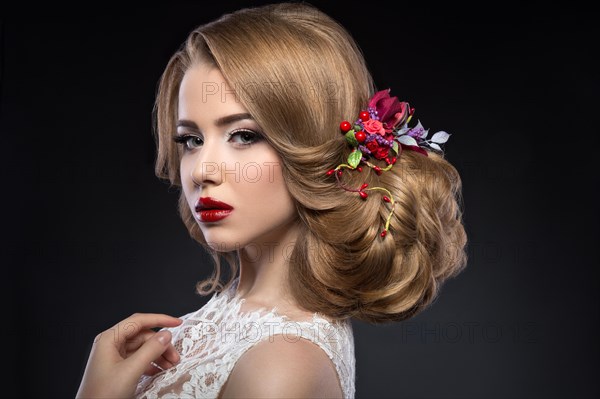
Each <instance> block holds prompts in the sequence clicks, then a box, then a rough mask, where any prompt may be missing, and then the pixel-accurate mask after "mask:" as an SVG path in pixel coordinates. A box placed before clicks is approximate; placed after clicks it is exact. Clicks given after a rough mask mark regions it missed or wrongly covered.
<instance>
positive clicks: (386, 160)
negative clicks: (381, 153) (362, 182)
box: [385, 157, 391, 165]
mask: <svg viewBox="0 0 600 399" xmlns="http://www.w3.org/2000/svg"><path fill="white" fill-rule="evenodd" d="M390 162H391V161H390V159H389V158H388V157H385V163H387V164H388V165H389V164H390Z"/></svg>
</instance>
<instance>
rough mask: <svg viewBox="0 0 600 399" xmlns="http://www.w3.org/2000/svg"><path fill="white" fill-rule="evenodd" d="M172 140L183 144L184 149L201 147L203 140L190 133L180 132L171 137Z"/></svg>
mask: <svg viewBox="0 0 600 399" xmlns="http://www.w3.org/2000/svg"><path fill="white" fill-rule="evenodd" d="M173 141H175V142H176V143H179V144H184V148H185V149H190V150H191V149H194V148H198V147H201V146H202V145H203V144H204V140H203V139H202V137H200V136H196V135H192V134H182V135H179V136H175V137H173Z"/></svg>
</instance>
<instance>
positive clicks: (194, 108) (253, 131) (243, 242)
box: [176, 64, 297, 251]
mask: <svg viewBox="0 0 600 399" xmlns="http://www.w3.org/2000/svg"><path fill="white" fill-rule="evenodd" d="M176 141H178V142H179V145H180V146H182V147H183V149H184V153H183V156H182V158H181V164H180V168H181V169H180V171H181V183H182V186H183V192H184V194H185V197H186V199H187V202H188V205H189V207H190V209H191V211H192V214H193V215H194V217H195V219H196V221H197V222H198V224H199V225H200V229H201V230H202V233H203V234H204V238H205V240H206V241H207V243H208V245H210V247H211V248H213V249H215V250H217V251H231V250H235V249H240V248H244V247H247V246H248V245H258V246H262V245H270V246H273V245H276V244H277V240H278V239H279V238H280V237H281V236H283V234H284V233H286V232H287V231H288V229H290V228H293V227H292V226H293V222H294V221H295V219H296V216H297V215H296V210H295V207H294V203H293V200H292V197H291V196H290V194H289V192H288V190H287V187H286V184H285V181H284V180H283V176H282V172H281V159H280V157H279V155H278V154H277V153H276V152H275V150H274V149H273V147H271V146H270V145H269V144H268V143H267V141H266V140H264V139H263V136H262V132H261V128H260V127H259V126H258V125H257V123H256V122H255V121H254V120H253V119H252V117H251V116H250V115H249V114H248V111H247V110H246V109H245V108H244V106H243V105H242V103H240V102H239V100H238V98H237V97H236V96H235V94H234V92H233V91H232V90H231V88H230V87H229V86H228V85H227V83H226V82H225V80H224V78H223V75H222V74H221V72H220V71H219V70H218V69H217V68H214V67H210V66H206V65H204V64H199V65H196V66H193V67H191V68H190V69H189V70H188V71H187V72H186V73H185V75H184V77H183V81H182V82H181V87H180V90H179V110H178V122H177V136H176Z"/></svg>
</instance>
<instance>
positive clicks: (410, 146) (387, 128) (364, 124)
mask: <svg viewBox="0 0 600 399" xmlns="http://www.w3.org/2000/svg"><path fill="white" fill-rule="evenodd" d="M414 112H415V109H414V108H411V107H410V105H409V104H408V103H407V102H403V101H399V100H398V98H397V97H391V96H390V89H386V90H381V91H378V92H377V93H375V94H374V95H373V97H371V99H370V100H369V103H368V107H367V109H366V110H363V111H361V112H360V113H359V115H358V118H357V119H356V120H355V121H354V122H353V123H350V122H348V121H343V122H341V123H340V130H341V131H342V134H343V135H344V136H345V138H346V141H347V142H348V144H349V145H350V146H351V147H352V148H353V149H352V152H351V153H350V155H348V161H347V163H343V164H340V165H338V166H337V167H336V168H335V169H331V170H329V171H328V172H327V175H328V176H329V175H332V174H334V175H335V177H336V179H337V182H338V184H339V185H340V186H341V187H342V188H343V189H344V190H346V191H350V192H356V193H358V194H359V195H360V197H361V198H362V199H365V200H366V199H367V198H368V196H369V195H368V193H367V191H381V192H383V194H384V195H383V196H382V200H383V201H384V202H386V203H389V204H390V207H391V209H390V213H389V214H388V217H387V219H386V222H385V228H384V230H383V231H382V232H381V237H385V236H386V234H387V232H388V229H389V226H390V220H391V218H392V215H393V214H394V206H395V201H394V198H393V196H392V194H391V192H390V191H389V190H388V189H386V188H384V187H371V188H368V184H367V183H364V184H363V185H362V186H361V187H360V188H358V189H357V188H351V187H347V186H345V185H344V184H343V183H342V182H341V180H340V177H341V176H342V170H343V169H350V170H358V171H359V172H362V169H363V165H365V166H368V167H370V168H371V169H373V170H374V171H375V173H377V174H378V175H380V174H381V173H382V172H385V171H388V170H390V169H391V168H392V167H393V166H394V164H395V163H396V162H397V160H398V158H399V157H400V154H401V153H402V151H403V150H411V151H416V152H418V153H420V154H423V155H425V156H428V151H439V152H441V151H442V148H441V144H443V143H445V142H446V141H448V138H449V137H450V134H448V133H446V132H444V131H439V132H437V133H435V134H433V135H432V136H431V138H430V139H427V135H428V133H429V131H428V130H427V129H425V128H424V127H423V125H421V122H420V121H418V122H417V124H416V125H415V126H414V127H409V126H408V124H409V122H410V121H411V119H412V117H413V114H414ZM371 158H374V159H375V160H377V161H383V162H384V164H381V162H379V163H380V165H376V164H374V163H373V162H375V161H373V162H371V160H370V159H371Z"/></svg>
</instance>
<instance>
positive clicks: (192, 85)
mask: <svg viewBox="0 0 600 399" xmlns="http://www.w3.org/2000/svg"><path fill="white" fill-rule="evenodd" d="M178 103H179V106H178V114H179V119H194V120H196V119H199V118H200V119H204V120H207V119H213V120H214V119H217V118H219V117H223V116H226V115H229V114H232V113H245V112H247V110H246V108H245V107H244V106H243V104H242V103H241V102H240V101H239V99H238V97H237V96H236V94H235V92H234V91H233V90H232V88H231V87H230V86H229V84H227V82H226V81H225V78H224V77H223V74H222V73H221V71H219V69H218V68H215V67H212V66H209V65H206V64H196V65H193V66H191V67H190V68H189V69H188V70H187V71H186V72H185V74H184V76H183V79H182V81H181V85H180V87H179V101H178Z"/></svg>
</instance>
